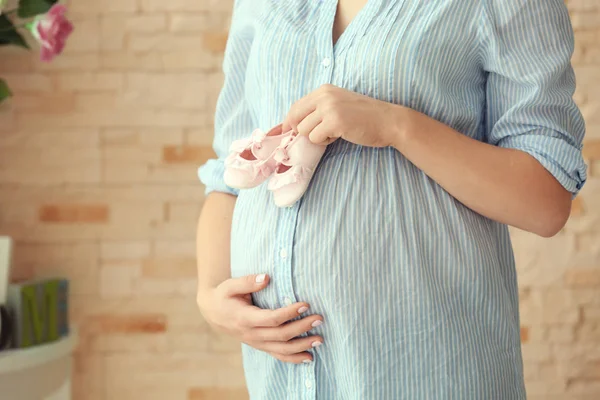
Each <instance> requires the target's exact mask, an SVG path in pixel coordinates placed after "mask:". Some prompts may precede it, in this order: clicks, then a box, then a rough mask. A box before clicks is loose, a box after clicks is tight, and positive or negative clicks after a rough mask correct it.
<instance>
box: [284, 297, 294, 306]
mask: <svg viewBox="0 0 600 400" xmlns="http://www.w3.org/2000/svg"><path fill="white" fill-rule="evenodd" d="M283 304H285V305H286V306H291V305H292V299H290V298H289V297H284V298H283Z"/></svg>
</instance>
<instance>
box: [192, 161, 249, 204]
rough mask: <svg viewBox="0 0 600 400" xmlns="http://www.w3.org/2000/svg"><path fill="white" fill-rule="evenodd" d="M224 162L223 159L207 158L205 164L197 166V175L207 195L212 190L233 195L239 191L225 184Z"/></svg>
mask: <svg viewBox="0 0 600 400" xmlns="http://www.w3.org/2000/svg"><path fill="white" fill-rule="evenodd" d="M224 175H225V162H224V161H223V160H208V162H207V163H206V164H204V165H203V166H201V167H200V168H198V177H199V178H200V181H201V182H202V183H203V184H204V186H206V190H205V191H204V194H205V195H206V196H208V195H209V194H210V193H212V192H221V193H229V194H232V195H234V196H237V195H239V193H240V191H239V190H238V189H234V188H232V187H229V186H227V185H226V184H225V179H224V178H223V176H224Z"/></svg>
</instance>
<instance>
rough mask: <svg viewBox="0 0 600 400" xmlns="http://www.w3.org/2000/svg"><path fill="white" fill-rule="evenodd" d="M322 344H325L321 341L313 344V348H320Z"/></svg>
mask: <svg viewBox="0 0 600 400" xmlns="http://www.w3.org/2000/svg"><path fill="white" fill-rule="evenodd" d="M322 344H323V342H320V341H318V340H317V341H316V342H313V343H312V345H311V346H312V347H319V346H320V345H322Z"/></svg>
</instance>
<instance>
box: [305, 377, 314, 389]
mask: <svg viewBox="0 0 600 400" xmlns="http://www.w3.org/2000/svg"><path fill="white" fill-rule="evenodd" d="M304 386H306V388H307V389H312V387H313V381H311V380H310V379H307V380H305V381H304Z"/></svg>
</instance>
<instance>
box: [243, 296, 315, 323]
mask: <svg viewBox="0 0 600 400" xmlns="http://www.w3.org/2000/svg"><path fill="white" fill-rule="evenodd" d="M307 311H308V304H307V303H304V302H300V303H295V304H292V305H289V306H286V307H282V308H278V309H276V310H264V309H262V308H258V307H255V306H248V307H244V308H243V310H240V311H239V312H240V313H241V315H240V317H239V319H240V320H241V322H242V324H243V325H244V326H245V327H247V328H260V327H267V328H274V327H277V326H280V325H282V324H284V323H286V322H287V321H290V320H292V319H294V318H297V317H298V316H299V315H301V314H303V313H305V312H307Z"/></svg>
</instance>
